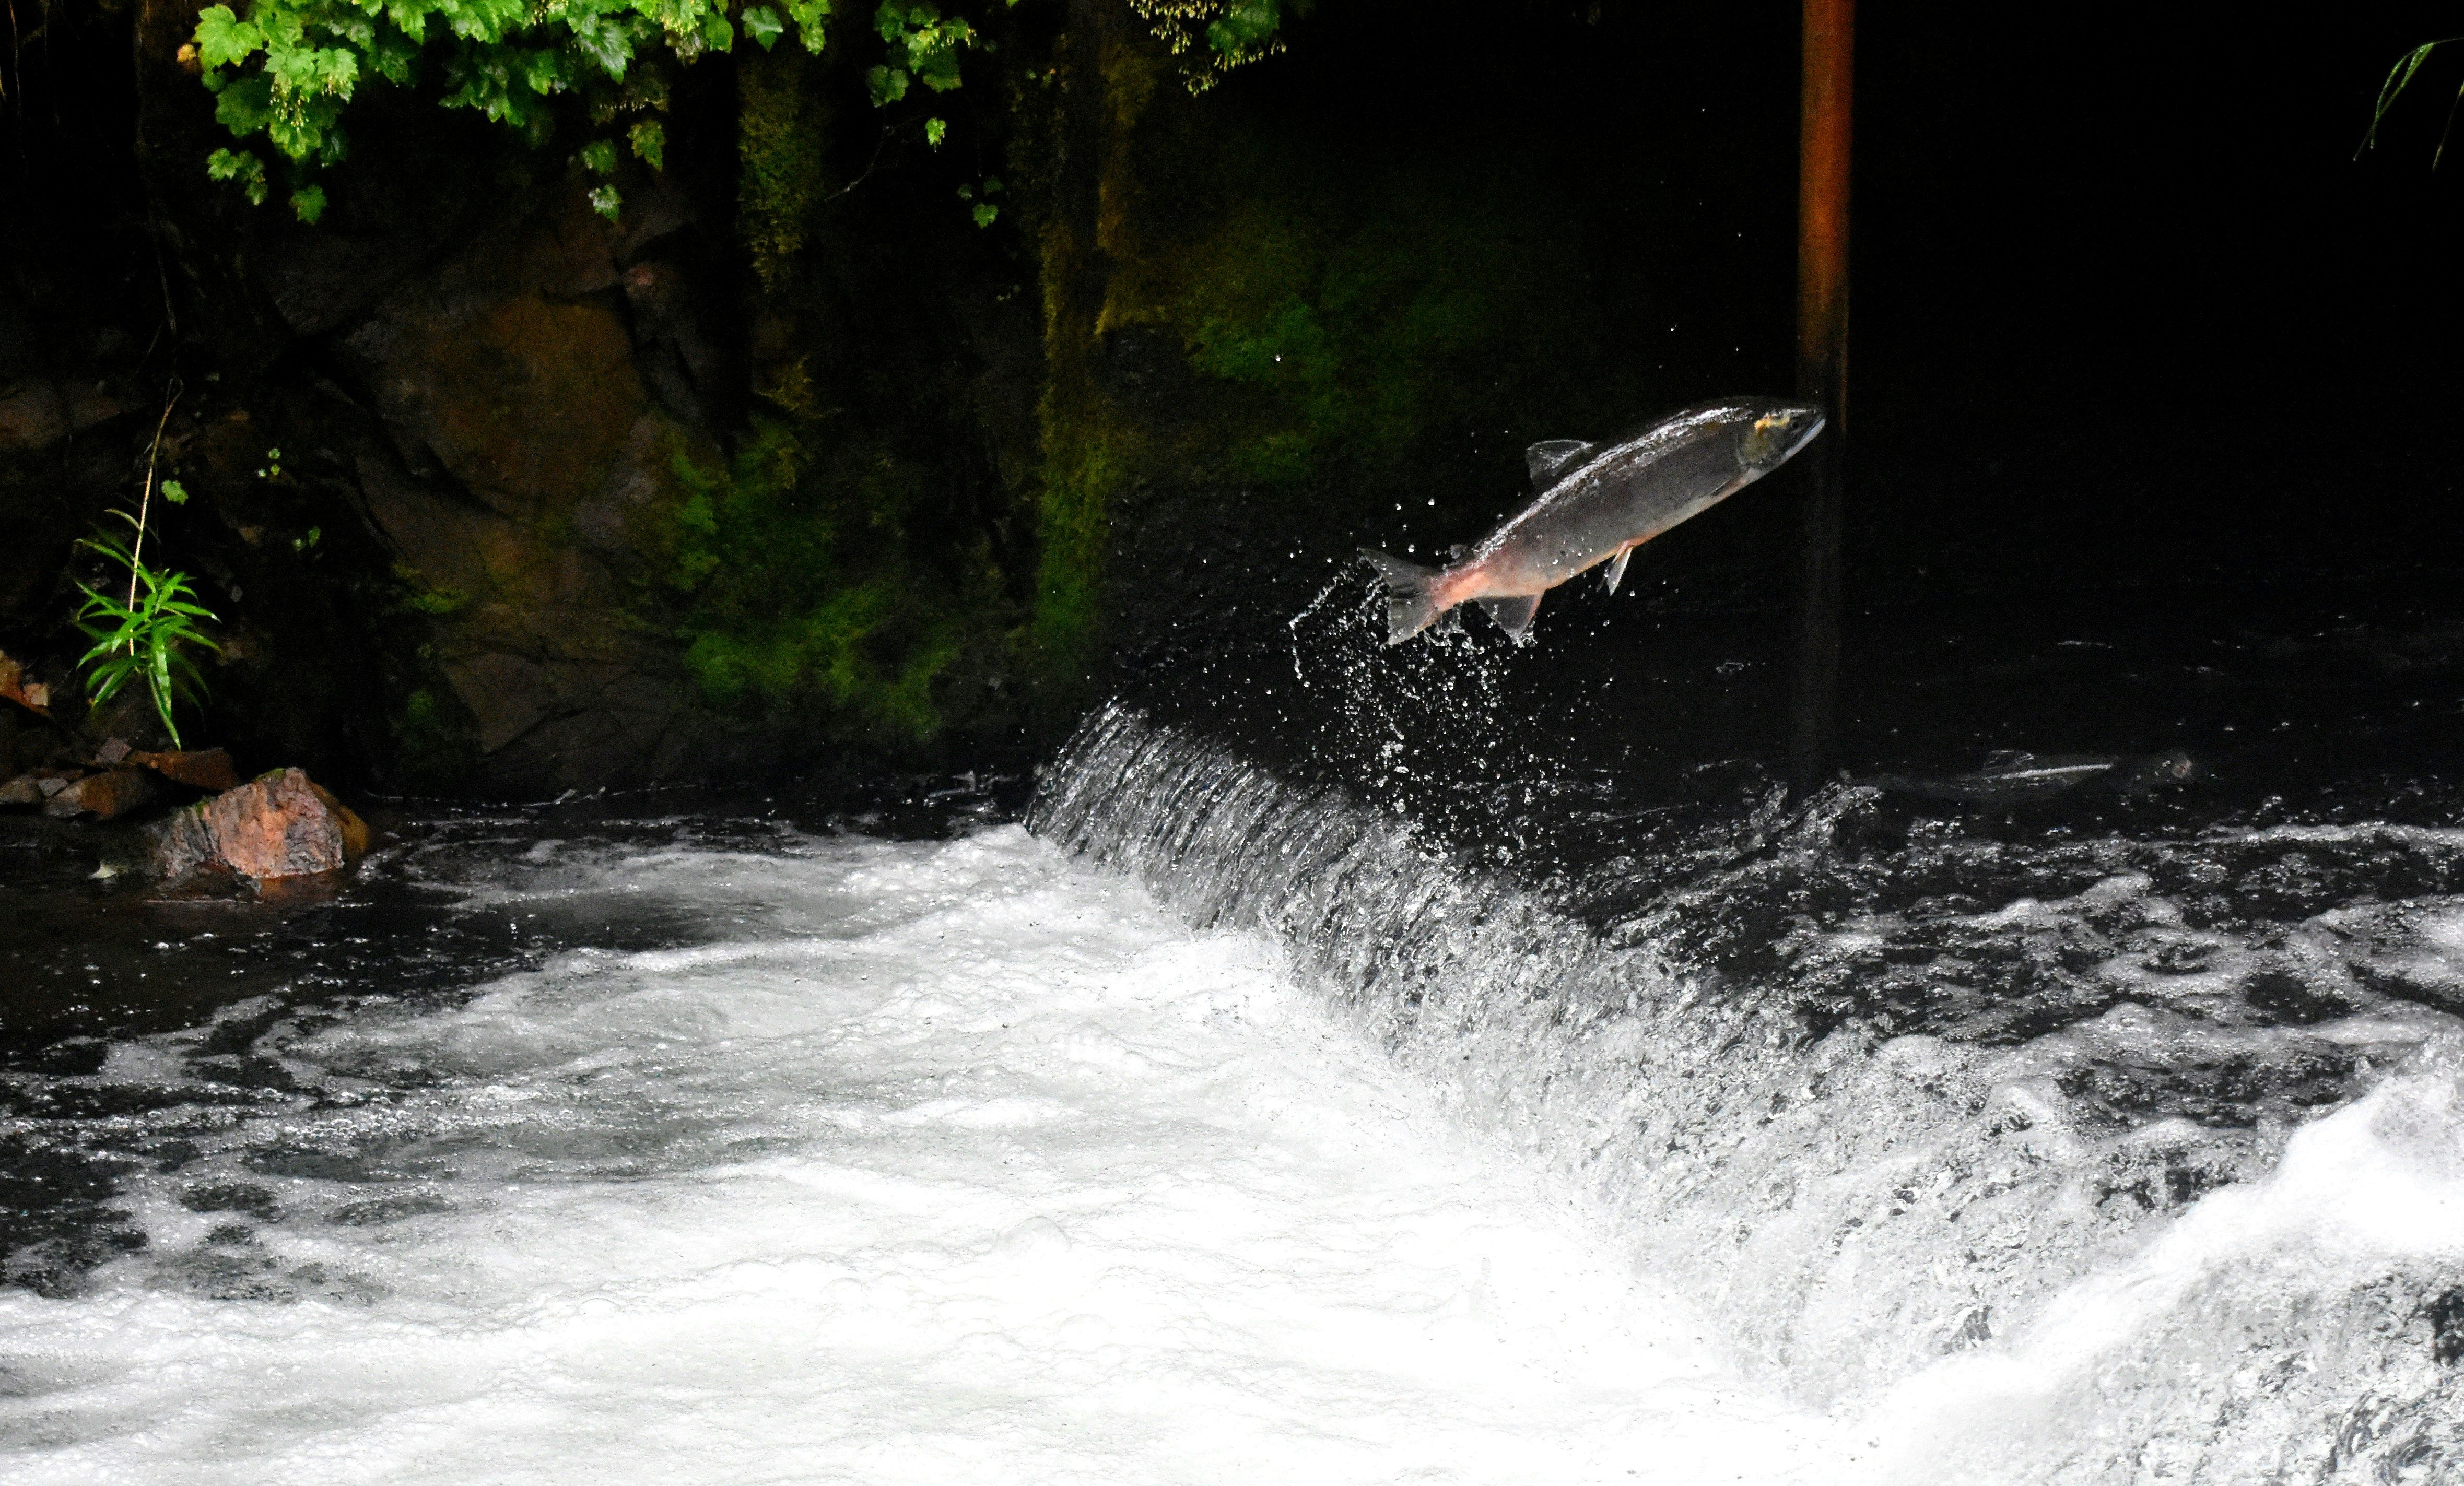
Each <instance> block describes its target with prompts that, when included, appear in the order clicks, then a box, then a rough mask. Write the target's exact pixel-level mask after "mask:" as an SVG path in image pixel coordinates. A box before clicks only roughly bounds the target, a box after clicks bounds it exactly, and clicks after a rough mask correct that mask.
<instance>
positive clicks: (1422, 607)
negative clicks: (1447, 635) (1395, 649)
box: [1360, 547, 1439, 645]
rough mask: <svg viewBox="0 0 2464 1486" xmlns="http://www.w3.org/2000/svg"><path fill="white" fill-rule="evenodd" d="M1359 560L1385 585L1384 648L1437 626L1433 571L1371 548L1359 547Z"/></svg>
mask: <svg viewBox="0 0 2464 1486" xmlns="http://www.w3.org/2000/svg"><path fill="white" fill-rule="evenodd" d="M1360 560H1361V561H1363V562H1366V563H1368V564H1369V565H1370V566H1371V567H1373V568H1375V569H1376V570H1377V577H1378V578H1379V579H1382V580H1383V581H1384V582H1385V584H1386V643H1387V644H1388V645H1401V644H1402V643H1403V642H1404V641H1406V640H1409V639H1411V638H1412V637H1413V636H1414V635H1417V634H1419V632H1420V631H1421V630H1424V629H1426V628H1428V627H1429V626H1430V625H1431V624H1433V623H1437V618H1438V613H1439V607H1438V600H1437V595H1436V592H1435V585H1436V583H1437V579H1438V571H1437V569H1435V568H1424V567H1422V566H1420V565H1419V563H1417V562H1406V561H1404V560H1403V559H1402V558H1400V557H1396V556H1395V555H1394V554H1392V553H1386V552H1379V551H1378V550H1377V549H1375V548H1374V547H1363V548H1361V549H1360Z"/></svg>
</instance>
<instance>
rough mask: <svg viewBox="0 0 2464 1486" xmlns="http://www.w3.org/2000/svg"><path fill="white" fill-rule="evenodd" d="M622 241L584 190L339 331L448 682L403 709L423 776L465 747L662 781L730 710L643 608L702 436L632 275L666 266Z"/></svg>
mask: <svg viewBox="0 0 2464 1486" xmlns="http://www.w3.org/2000/svg"><path fill="white" fill-rule="evenodd" d="M622 246H623V245H622V242H621V239H620V237H619V236H618V234H617V233H616V232H615V231H613V230H611V229H609V228H608V227H607V226H606V225H605V224H603V223H601V222H600V221H599V220H598V219H597V218H596V217H595V216H594V215H593V214H592V213H590V211H589V210H588V208H587V207H586V206H585V205H584V203H583V201H582V200H581V196H580V192H579V191H578V190H570V191H568V192H566V193H564V196H563V198H562V199H561V200H560V201H557V202H556V204H555V205H554V206H553V207H552V208H550V209H548V210H546V211H542V212H539V213H537V214H535V215H533V216H531V217H530V218H529V219H527V220H520V221H517V222H514V223H511V224H507V225H506V226H505V227H503V228H501V229H499V230H498V231H496V232H495V233H493V234H491V235H489V236H487V237H485V238H483V239H482V240H481V241H479V242H477V243H475V244H473V245H471V246H469V247H467V248H466V249H464V250H463V251H460V252H458V253H456V254H454V255H452V256H451V257H449V258H448V259H447V260H446V261H444V262H443V263H442V264H440V265H438V266H436V267H434V268H432V269H430V270H429V271H426V272H424V273H416V274H412V275H408V276H407V277H405V278H404V279H403V280H401V281H400V282H399V283H397V284H396V285H395V286H394V287H393V288H392V289H390V290H389V291H388V292H386V293H385V295H383V296H381V297H380V298H379V299H378V300H377V301H376V302H375V303H374V304H373V305H371V306H370V307H369V309H368V311H367V313H366V315H365V316H364V317H363V318H362V319H361V320H360V321H359V322H358V323H357V324H356V325H354V326H353V327H352V328H350V329H349V331H348V332H347V334H345V335H343V336H342V337H341V350H342V352H343V355H344V358H345V361H346V363H347V364H348V365H349V366H350V367H351V369H352V370H353V371H354V372H355V373H356V375H357V379H358V380H359V381H360V382H361V383H362V384H363V386H365V387H366V388H367V389H368V391H369V393H370V395H371V397H372V400H373V401H374V403H375V405H376V409H377V411H378V413H379V414H380V416H381V418H382V421H383V425H384V427H385V433H386V435H387V436H388V443H389V445H390V447H389V448H377V449H372V450H369V451H367V452H366V453H365V454H363V458H362V459H361V461H360V466H361V468H360V470H359V474H360V477H361V481H362V484H363V489H364V491H365V493H366V501H367V509H368V512H369V514H370V515H371V517H372V518H373V520H374V522H375V524H376V526H377V527H378V529H379V530H380V531H381V532H382V533H383V535H385V539H386V540H387V541H388V542H389V543H390V544H391V546H392V547H393V549H394V550H395V552H396V553H397V554H399V558H400V561H399V568H398V570H399V572H400V573H401V574H402V575H404V577H405V579H406V584H405V586H406V589H407V592H406V595H405V600H404V601H405V604H406V607H407V608H409V609H412V610H415V611H416V612H418V613H419V614H421V615H423V616H425V618H426V620H427V623H429V625H430V627H431V629H432V632H433V640H432V643H431V654H432V659H433V663H434V667H435V675H436V678H437V681H438V682H439V683H441V685H442V686H443V688H446V690H447V691H448V692H450V701H451V706H450V707H449V706H447V705H446V701H447V698H445V697H442V696H439V695H437V694H436V693H434V692H432V691H431V692H429V693H428V701H427V705H425V706H421V705H420V696H421V693H419V692H416V691H415V692H414V693H413V694H412V696H411V697H410V698H409V699H407V701H406V702H405V704H404V706H403V708H402V709H401V711H400V717H399V719H398V721H397V725H396V726H395V728H394V730H393V732H394V735H395V737H396V739H397V741H399V742H401V743H403V745H404V746H405V747H406V748H407V750H408V754H409V759H408V761H409V762H410V763H411V764H412V765H413V766H414V767H413V769H412V772H414V773H418V774H420V775H421V776H423V777H429V778H434V777H437V776H442V775H444V774H446V773H448V772H449V760H451V759H454V758H456V757H459V758H461V759H463V760H464V761H465V762H467V764H468V766H469V768H470V769H471V771H472V776H471V777H472V782H474V783H477V784H479V785H481V786H483V787H488V788H496V789H523V790H528V789H551V788H565V787H572V786H577V785H590V784H603V783H610V782H638V781H647V780H650V779H656V778H662V777H669V776H672V775H674V774H675V773H676V772H677V770H678V769H679V767H680V766H681V764H682V762H683V761H684V760H685V759H686V758H687V757H688V756H690V754H692V753H693V750H694V748H695V746H696V743H697V742H698V741H701V735H702V734H703V733H705V732H708V731H710V730H709V728H708V726H707V724H706V720H705V719H703V718H701V717H700V716H699V715H698V713H697V710H696V709H695V706H694V700H693V695H692V693H691V689H690V688H688V687H686V686H685V685H683V682H684V667H683V666H682V664H681V660H680V657H679V656H678V655H677V653H676V647H675V646H674V645H671V644H668V643H664V642H663V641H662V639H661V637H658V636H656V635H653V634H649V633H645V632H643V631H642V629H641V628H640V627H639V626H638V625H636V624H634V623H631V622H630V620H629V618H628V616H627V612H626V601H627V595H628V593H629V592H630V588H631V585H632V584H633V583H635V582H637V581H639V580H640V579H641V578H642V577H643V575H645V574H646V573H647V572H648V571H649V568H650V566H651V564H652V563H653V562H654V561H655V557H654V555H653V554H651V553H649V552H647V551H644V550H642V548H641V547H640V546H639V545H638V544H637V540H636V535H635V534H636V531H637V529H638V528H639V527H640V525H641V524H642V517H643V516H644V514H646V513H649V512H653V511H656V510H658V509H662V508H664V507H666V506H668V505H671V504H672V503H673V502H674V500H675V499H676V498H677V496H676V492H674V490H673V489H672V480H671V474H670V470H669V464H670V459H671V449H673V448H675V447H677V446H678V445H679V444H680V443H681V442H683V441H685V440H687V439H689V438H690V437H692V436H693V435H692V434H691V432H690V430H689V429H688V428H687V427H686V426H685V425H684V424H683V423H682V422H680V420H679V418H678V416H677V414H676V412H675V411H674V410H672V409H671V408H669V407H665V406H662V405H661V404H660V403H659V401H658V400H657V399H656V398H654V396H653V394H652V390H651V388H650V385H649V382H648V380H647V379H646V378H645V377H644V376H643V374H642V371H641V369H640V367H639V365H638V364H637V355H638V348H637V344H636V338H635V334H634V331H633V329H632V327H631V325H630V324H629V322H628V317H627V313H626V312H627V294H626V291H627V287H628V285H630V284H638V283H643V282H645V281H647V282H648V283H650V284H655V283H656V282H657V273H656V271H655V268H653V270H652V272H650V273H633V274H631V275H630V276H629V277H628V275H627V273H626V272H625V271H624V270H623V269H622V268H620V265H619V262H618V256H617V255H618V252H619V251H621V248H622ZM449 717H450V718H451V719H452V723H453V726H452V727H451V728H449V727H447V725H446V722H445V719H447V718H449Z"/></svg>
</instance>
